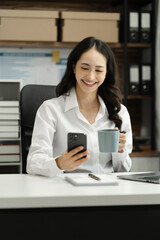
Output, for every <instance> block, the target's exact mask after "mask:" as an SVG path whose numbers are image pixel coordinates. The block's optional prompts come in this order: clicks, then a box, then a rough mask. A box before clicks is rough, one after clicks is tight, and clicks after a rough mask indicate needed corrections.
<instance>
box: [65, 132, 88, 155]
mask: <svg viewBox="0 0 160 240" xmlns="http://www.w3.org/2000/svg"><path fill="white" fill-rule="evenodd" d="M79 146H83V147H84V149H83V150H82V151H80V152H83V151H86V150H87V135H86V134H85V133H71V132H70V133H68V151H71V150H72V149H74V148H76V147H79Z"/></svg>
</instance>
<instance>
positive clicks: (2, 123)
mask: <svg viewBox="0 0 160 240" xmlns="http://www.w3.org/2000/svg"><path fill="white" fill-rule="evenodd" d="M8 125H9V126H18V125H19V121H18V120H0V126H8Z"/></svg>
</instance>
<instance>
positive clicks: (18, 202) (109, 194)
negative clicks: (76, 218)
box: [0, 174, 160, 209]
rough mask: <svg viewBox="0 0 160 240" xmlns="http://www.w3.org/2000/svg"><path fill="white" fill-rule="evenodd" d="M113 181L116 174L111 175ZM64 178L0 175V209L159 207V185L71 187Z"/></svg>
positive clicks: (121, 182) (127, 182) (123, 184)
mask: <svg viewBox="0 0 160 240" xmlns="http://www.w3.org/2000/svg"><path fill="white" fill-rule="evenodd" d="M112 176H113V178H116V174H113V175H112ZM63 178H64V174H63V175H60V176H57V177H53V178H47V177H42V176H32V175H28V174H2V175H0V208H1V209H2V208H11V209H13V208H39V207H82V206H122V205H125V206H126V205H146V204H147V205H149V204H151V205H153V204H160V185H157V184H149V183H148V184H147V183H142V182H133V181H125V180H118V182H119V184H118V185H117V186H96V187H95V186H85V187H82V186H80V187H75V186H73V185H72V184H70V183H68V182H66V181H65V180H64V179H63Z"/></svg>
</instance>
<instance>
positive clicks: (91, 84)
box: [82, 80, 96, 87]
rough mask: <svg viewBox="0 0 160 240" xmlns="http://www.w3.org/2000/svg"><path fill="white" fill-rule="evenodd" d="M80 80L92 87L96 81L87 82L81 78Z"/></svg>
mask: <svg viewBox="0 0 160 240" xmlns="http://www.w3.org/2000/svg"><path fill="white" fill-rule="evenodd" d="M82 82H83V83H84V84H85V85H86V86H88V87H92V86H94V85H95V84H96V82H89V81H85V80H82Z"/></svg>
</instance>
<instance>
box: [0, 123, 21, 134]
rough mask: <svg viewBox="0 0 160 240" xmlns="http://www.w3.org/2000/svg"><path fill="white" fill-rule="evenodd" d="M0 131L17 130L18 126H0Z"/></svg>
mask: <svg viewBox="0 0 160 240" xmlns="http://www.w3.org/2000/svg"><path fill="white" fill-rule="evenodd" d="M0 132H19V126H9V125H8V126H0Z"/></svg>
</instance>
